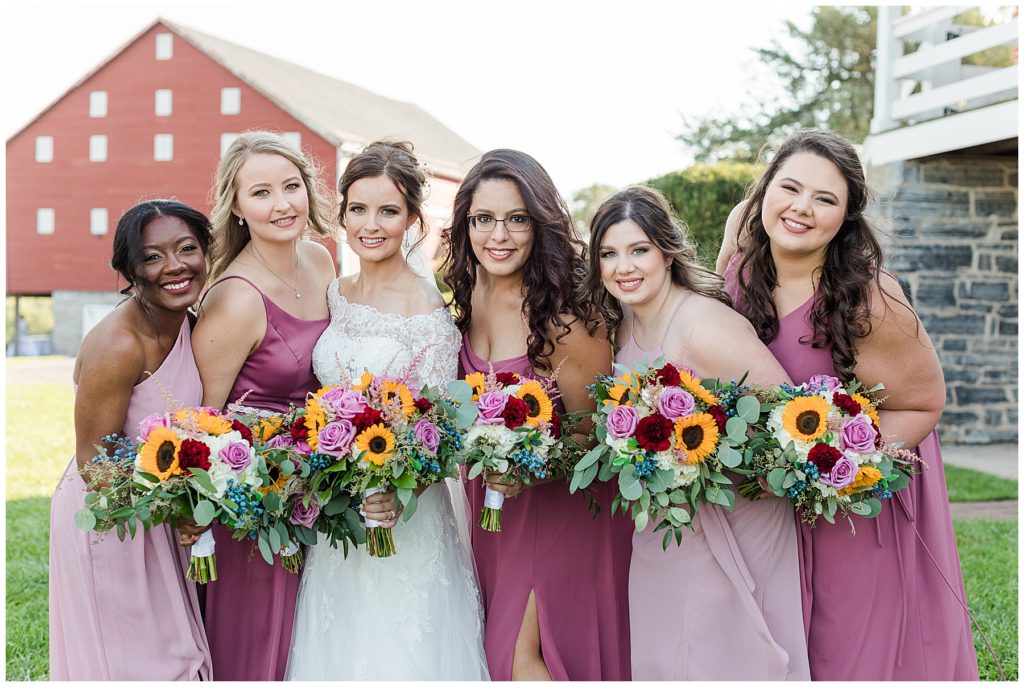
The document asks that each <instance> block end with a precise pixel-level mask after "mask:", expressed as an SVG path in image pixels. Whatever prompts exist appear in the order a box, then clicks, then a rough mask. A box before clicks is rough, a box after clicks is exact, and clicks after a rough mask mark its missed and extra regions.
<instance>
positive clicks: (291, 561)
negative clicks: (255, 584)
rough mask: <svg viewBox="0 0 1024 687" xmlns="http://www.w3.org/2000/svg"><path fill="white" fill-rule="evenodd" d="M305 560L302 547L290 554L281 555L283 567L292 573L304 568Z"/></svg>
mask: <svg viewBox="0 0 1024 687" xmlns="http://www.w3.org/2000/svg"><path fill="white" fill-rule="evenodd" d="M304 562H305V561H304V560H303V558H302V549H301V548H300V549H299V550H298V551H296V552H295V553H293V554H292V555H290V556H281V567H282V568H284V569H285V570H287V571H288V572H290V573H298V572H299V571H300V570H302V564H303V563H304Z"/></svg>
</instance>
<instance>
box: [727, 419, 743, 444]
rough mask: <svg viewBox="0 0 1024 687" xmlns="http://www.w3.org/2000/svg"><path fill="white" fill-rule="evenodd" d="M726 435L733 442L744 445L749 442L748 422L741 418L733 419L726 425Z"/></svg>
mask: <svg viewBox="0 0 1024 687" xmlns="http://www.w3.org/2000/svg"><path fill="white" fill-rule="evenodd" d="M725 434H726V436H728V437H729V439H730V440H731V441H734V442H736V443H738V444H739V443H743V442H744V441H746V440H747V422H746V420H744V419H743V418H741V417H731V418H729V419H728V420H727V421H726V423H725Z"/></svg>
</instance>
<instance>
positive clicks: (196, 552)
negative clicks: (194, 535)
mask: <svg viewBox="0 0 1024 687" xmlns="http://www.w3.org/2000/svg"><path fill="white" fill-rule="evenodd" d="M216 543H217V542H215V541H214V540H213V530H206V531H205V532H203V533H202V534H201V535H199V539H198V540H196V543H195V544H193V545H192V557H193V558H206V557H207V556H212V555H213V550H214V545H215V544H216Z"/></svg>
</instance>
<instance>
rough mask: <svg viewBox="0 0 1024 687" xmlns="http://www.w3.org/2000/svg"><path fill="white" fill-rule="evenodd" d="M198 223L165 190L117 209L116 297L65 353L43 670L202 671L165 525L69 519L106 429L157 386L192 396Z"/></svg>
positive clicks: (201, 225)
mask: <svg viewBox="0 0 1024 687" xmlns="http://www.w3.org/2000/svg"><path fill="white" fill-rule="evenodd" d="M210 241H211V239H210V225H209V222H208V221H207V219H206V218H205V217H204V216H203V215H202V213H200V212H199V211H197V210H193V209H192V208H190V207H188V206H187V205H184V204H183V203H179V202H178V201H175V200H150V201H145V202H143V203H139V204H138V205H136V206H135V207H133V208H131V209H130V210H128V212H126V213H125V214H124V216H123V217H121V219H120V221H119V222H118V223H117V229H116V231H115V232H114V253H113V256H112V258H111V260H110V265H111V267H113V268H114V269H115V270H117V271H118V272H119V273H120V274H121V276H122V277H124V279H125V281H126V282H127V283H128V286H127V287H126V288H125V289H124V290H123V291H122V292H121V293H123V294H124V295H126V296H128V298H127V299H126V300H125V301H123V302H122V303H121V304H120V305H119V306H118V307H117V308H116V309H115V310H114V311H113V312H112V313H110V314H109V315H107V316H106V317H104V318H103V320H101V321H100V323H99V324H97V325H96V326H95V327H94V328H93V329H92V330H90V331H89V333H88V334H87V335H86V337H85V339H84V340H83V341H82V347H81V350H80V351H79V353H78V358H77V359H76V360H75V370H74V381H75V385H76V396H75V458H74V459H73V460H72V461H71V462H70V463H69V465H68V467H67V469H66V470H65V471H64V476H63V477H62V478H61V480H60V482H59V483H58V485H57V490H56V492H55V493H54V495H53V501H52V503H51V506H50V679H51V680H89V681H92V680H212V679H213V672H212V669H211V661H210V649H209V647H208V645H207V642H206V633H205V632H204V630H203V626H202V620H201V618H200V612H199V603H198V601H197V599H196V589H195V585H194V584H193V583H192V582H191V581H189V580H187V579H186V578H185V570H186V569H187V568H188V559H189V556H188V554H187V552H186V551H184V550H183V549H181V548H180V547H179V546H178V543H177V542H176V541H175V537H174V533H173V532H172V531H171V529H170V527H169V526H167V525H161V526H159V527H154V528H152V529H149V530H146V531H145V532H142V531H140V532H138V533H137V534H136V535H135V537H134V538H132V539H126V540H125V541H123V542H122V541H120V540H119V539H118V538H117V536H116V535H115V534H114V533H113V532H107V533H106V534H104V535H100V536H97V535H95V534H93V533H90V532H83V531H82V530H80V529H78V528H77V527H76V526H75V524H74V516H75V513H76V512H77V511H78V510H79V509H81V508H82V503H83V499H84V497H85V493H86V486H85V482H84V481H83V479H82V476H81V475H80V474H79V469H80V468H81V467H82V466H83V465H86V464H88V463H89V461H90V460H91V459H92V457H93V456H94V455H96V445H97V444H100V443H101V438H102V437H105V436H107V435H109V434H114V433H121V434H123V435H125V436H129V437H134V436H135V435H136V434H137V433H138V423H139V421H140V420H142V419H143V418H145V417H146V416H147V415H151V414H153V413H164V412H167V410H168V408H167V400H166V399H165V395H164V392H165V391H166V392H168V393H169V394H170V396H171V397H173V398H174V400H175V401H177V402H179V403H182V404H184V405H192V406H195V405H198V404H199V402H200V401H201V400H202V392H203V390H202V386H201V385H200V382H199V373H198V371H197V370H196V364H195V360H194V359H193V358H192V347H191V345H190V334H191V329H192V324H191V320H190V315H189V313H188V309H189V308H190V307H191V306H192V305H194V304H195V302H196V299H198V298H199V293H200V291H202V288H203V285H204V284H205V283H206V259H205V258H206V249H207V247H208V246H209V245H210Z"/></svg>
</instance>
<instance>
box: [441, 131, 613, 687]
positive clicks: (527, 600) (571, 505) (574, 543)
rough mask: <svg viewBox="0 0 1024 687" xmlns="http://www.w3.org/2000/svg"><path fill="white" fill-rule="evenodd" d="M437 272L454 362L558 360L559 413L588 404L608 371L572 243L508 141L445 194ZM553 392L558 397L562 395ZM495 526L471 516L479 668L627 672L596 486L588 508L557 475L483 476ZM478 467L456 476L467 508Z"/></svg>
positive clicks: (549, 197) (520, 369) (603, 498)
mask: <svg viewBox="0 0 1024 687" xmlns="http://www.w3.org/2000/svg"><path fill="white" fill-rule="evenodd" d="M453 216H454V222H453V225H452V226H451V227H449V228H448V229H447V230H446V231H445V234H446V236H445V238H446V241H447V243H448V246H449V253H448V255H447V258H446V261H445V272H446V276H445V282H446V283H447V284H448V285H449V286H450V287H451V289H452V291H453V292H454V295H453V301H454V305H455V311H456V321H455V324H456V325H457V326H458V327H459V329H460V330H461V331H462V338H463V346H462V351H461V353H460V355H459V358H460V374H467V373H471V372H484V373H486V372H488V370H489V369H490V368H491V367H492V366H493V369H494V371H495V372H502V371H508V372H516V373H519V374H521V375H524V376H530V377H536V376H550V375H551V374H552V373H553V371H554V370H555V369H556V368H557V369H558V378H557V384H558V389H559V392H560V393H561V399H560V401H559V402H558V403H557V404H556V405H557V409H558V411H559V412H564V411H566V410H568V411H570V412H572V411H580V410H586V411H592V410H593V409H594V404H593V402H592V401H590V399H589V398H588V397H587V392H586V390H585V387H586V386H587V385H588V384H590V383H592V381H593V379H594V376H595V375H597V374H608V373H609V372H610V370H611V351H610V350H609V348H608V343H607V341H606V340H605V338H604V332H603V330H602V329H600V328H599V327H598V326H597V324H596V321H595V318H594V314H595V313H594V311H593V308H592V307H591V306H590V303H589V298H579V297H578V296H577V292H578V287H579V286H580V282H581V281H582V275H583V273H584V271H585V269H586V263H585V259H584V257H583V253H584V250H585V247H584V245H583V244H582V242H581V241H580V240H579V239H578V237H577V236H576V233H575V230H574V228H573V222H572V219H571V218H570V215H569V212H568V209H567V208H566V206H565V202H564V201H563V200H562V199H561V197H560V196H559V195H558V191H557V190H556V189H555V185H554V183H553V182H552V181H551V178H550V177H549V176H548V174H547V172H546V171H545V170H544V169H543V168H542V167H541V166H540V165H539V164H538V163H537V161H536V160H534V159H533V158H532V157H530V156H529V155H526V154H524V153H520V152H517V151H514V150H492V151H491V152H489V153H486V154H485V155H484V156H483V158H481V160H480V162H478V163H477V164H476V165H475V166H474V167H473V168H472V169H471V170H470V171H469V174H468V175H467V176H466V179H465V180H464V181H463V183H462V185H461V186H460V187H459V190H458V192H457V193H456V195H455V207H454V214H453ZM563 404H564V406H563ZM486 479H487V481H488V483H489V484H488V486H490V487H491V488H492V489H495V490H498V491H501V492H503V493H505V494H506V495H507V496H510V497H514V498H509V499H508V500H506V501H505V505H504V511H503V514H502V531H501V532H500V533H492V532H486V531H484V530H483V529H480V528H479V527H475V526H474V527H473V535H472V538H473V553H474V557H475V559H476V565H477V570H478V572H479V575H480V590H481V592H482V594H483V598H484V611H485V614H486V616H487V625H486V628H485V636H484V648H485V650H486V652H487V661H488V667H489V669H490V674H491V679H493V680H509V679H513V680H549V679H555V680H628V679H629V634H628V629H629V628H628V609H627V605H626V584H627V570H628V568H627V566H628V565H629V550H630V536H631V535H630V532H631V530H632V527H631V525H630V523H629V521H628V520H626V519H624V518H615V519H612V518H610V517H608V514H609V513H610V512H611V490H610V487H609V486H608V485H599V486H598V488H597V489H596V490H595V492H596V494H595V495H596V500H597V502H598V503H599V504H600V507H601V510H602V511H603V513H602V515H603V517H600V518H595V517H594V515H593V513H591V512H590V511H589V510H588V509H587V503H586V501H585V500H584V498H583V497H582V495H580V494H576V495H571V494H569V493H568V489H567V485H566V484H565V482H564V481H563V480H562V479H561V478H558V479H557V480H556V479H552V480H548V481H547V482H546V483H534V485H533V486H530V487H527V488H525V489H524V488H523V485H522V484H521V483H519V482H515V483H512V484H508V485H506V484H503V483H502V480H503V476H502V475H490V476H488V477H487V478H486ZM482 482H483V480H482V479H481V480H473V481H472V482H469V483H467V487H466V488H467V491H468V495H469V501H470V504H471V507H472V509H473V510H472V512H473V513H474V514H476V513H479V512H480V508H481V506H482V503H483V494H484V491H483V486H484V485H483V483H482Z"/></svg>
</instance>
